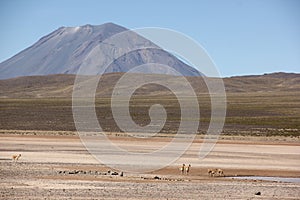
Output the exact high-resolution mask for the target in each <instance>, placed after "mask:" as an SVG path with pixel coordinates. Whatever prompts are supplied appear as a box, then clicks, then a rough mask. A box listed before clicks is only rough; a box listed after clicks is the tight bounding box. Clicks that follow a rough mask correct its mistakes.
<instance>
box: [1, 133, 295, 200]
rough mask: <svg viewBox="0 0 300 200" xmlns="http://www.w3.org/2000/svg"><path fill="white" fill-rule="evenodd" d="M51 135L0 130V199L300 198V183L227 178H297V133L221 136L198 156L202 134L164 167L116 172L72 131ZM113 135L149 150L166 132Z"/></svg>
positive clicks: (122, 144)
mask: <svg viewBox="0 0 300 200" xmlns="http://www.w3.org/2000/svg"><path fill="white" fill-rule="evenodd" d="M48 134H49V133H47V134H37V135H21V134H19V133H18V134H12V133H11V132H10V133H6V134H3V133H2V134H0V199H300V198H299V197H300V183H284V182H275V181H259V180H235V179H232V178H231V176H243V175H246V176H254V175H258V176H280V177H300V142H299V138H294V139H293V138H276V137H274V138H255V137H240V138H238V137H236V138H234V137H227V138H226V137H222V138H221V139H220V140H219V141H218V143H217V144H216V146H215V147H214V149H213V151H212V152H211V153H210V154H209V155H208V156H207V157H206V158H204V159H202V160H201V159H199V158H198V151H199V147H200V146H199V145H201V143H202V141H203V140H202V138H201V137H199V138H197V139H196V140H194V143H193V144H192V145H191V147H190V148H189V149H188V151H186V153H185V154H184V155H182V157H181V158H180V159H178V160H177V161H176V162H174V163H172V164H170V165H168V166H166V167H164V168H162V169H159V170H156V171H153V172H148V173H132V172H124V174H123V176H120V173H121V171H120V170H118V169H111V168H110V167H108V166H106V165H104V164H101V163H99V162H98V161H97V160H96V159H95V158H94V157H93V156H92V155H90V154H89V153H88V151H87V150H86V149H85V147H84V146H83V144H82V143H81V141H80V139H79V138H78V137H77V136H74V135H72V134H70V135H61V136H59V135H54V136H50V135H48ZM110 140H111V141H113V142H114V143H115V144H117V145H119V146H120V147H122V148H124V149H129V150H136V149H138V150H139V151H142V150H143V151H145V150H147V151H152V150H154V149H156V148H158V147H159V146H160V145H165V144H167V143H168V142H169V141H170V138H167V137H159V138H151V139H147V142H141V141H139V142H138V140H137V139H131V138H129V137H123V136H118V137H116V136H111V137H110ZM19 153H21V154H22V156H21V158H20V159H19V161H18V162H13V161H12V160H11V156H12V155H14V154H19ZM112 154H113V153H112ZM120 159H121V158H120ZM182 163H186V164H191V165H192V167H191V171H190V174H189V175H181V174H180V172H179V167H180V165H181V164H182ZM134 167H138V166H134ZM208 168H221V169H223V170H224V173H225V177H209V176H208V175H207V169H208ZM113 172H116V173H118V174H115V175H114V173H113ZM257 192H260V193H261V195H255V193H257Z"/></svg>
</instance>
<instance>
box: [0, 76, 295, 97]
mask: <svg viewBox="0 0 300 200" xmlns="http://www.w3.org/2000/svg"><path fill="white" fill-rule="evenodd" d="M123 74H124V73H108V74H104V75H102V76H101V81H100V84H101V85H99V86H98V89H97V93H96V96H97V97H110V95H111V92H112V90H113V87H114V85H115V84H116V82H117V81H118V80H119V79H120V78H121V77H122V75H123ZM131 75H132V76H135V74H131ZM272 75H273V76H275V77H272ZM281 75H283V74H281ZM145 76H160V78H162V79H168V80H169V82H172V83H174V84H177V85H179V86H180V82H179V79H178V77H176V76H170V75H158V74H156V75H155V74H146V75H145ZM276 76H277V74H270V75H268V76H265V75H260V76H254V77H252V76H244V77H231V78H223V81H224V85H225V89H226V92H227V93H251V92H259V93H262V92H275V93H276V92H298V91H300V74H297V73H285V74H284V77H278V76H277V77H276ZM75 77H76V76H75V75H72V74H56V75H47V76H26V77H18V78H11V79H6V80H0V88H1V91H0V98H48V97H49V98H52V97H53V98H56V97H59V98H60V97H68V98H69V97H71V96H72V92H73V85H74V80H75ZM288 77H290V78H288ZM186 78H187V80H188V81H189V82H190V84H191V85H192V87H193V88H194V90H195V92H196V94H203V93H207V88H206V85H205V82H204V80H203V77H193V76H190V77H186ZM140 94H141V95H156V96H161V95H162V96H164V95H169V93H168V92H167V91H165V90H163V89H162V88H161V87H159V86H153V85H152V86H151V85H148V86H145V87H144V88H143V90H142V92H140Z"/></svg>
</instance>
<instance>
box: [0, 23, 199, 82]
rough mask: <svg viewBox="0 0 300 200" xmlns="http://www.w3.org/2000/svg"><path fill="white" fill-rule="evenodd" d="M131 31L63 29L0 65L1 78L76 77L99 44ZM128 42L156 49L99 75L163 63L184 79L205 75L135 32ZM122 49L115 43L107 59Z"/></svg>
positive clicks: (130, 56)
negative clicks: (63, 75) (70, 75)
mask: <svg viewBox="0 0 300 200" xmlns="http://www.w3.org/2000/svg"><path fill="white" fill-rule="evenodd" d="M127 30H128V29H126V28H124V27H122V26H119V25H116V24H113V23H106V24H102V25H98V26H92V25H84V26H80V27H60V28H59V29H57V30H55V31H53V32H52V33H50V34H48V35H46V36H44V37H42V38H41V39H40V40H39V41H37V42H36V43H35V44H33V45H32V46H30V47H28V48H27V49H25V50H23V51H21V52H20V53H18V54H16V55H15V56H13V57H12V58H9V59H8V60H6V61H4V62H2V63H0V79H8V78H14V77H19V76H33V75H50V74H76V73H77V72H78V69H79V68H80V66H82V64H83V63H84V61H85V59H86V58H87V56H88V55H90V53H91V51H92V50H93V49H94V48H95V47H96V46H97V45H99V44H100V43H102V42H103V41H104V40H106V39H107V38H110V37H111V36H113V35H115V34H118V33H121V32H123V31H127ZM125 39H126V42H128V43H129V44H128V46H137V45H139V46H141V47H144V46H145V45H146V44H147V46H151V47H153V48H149V49H142V50H136V51H132V52H130V53H128V54H125V55H123V56H121V57H120V58H117V59H115V60H114V61H113V63H112V64H111V65H110V66H109V67H108V68H107V69H106V70H105V71H104V72H102V71H101V70H100V69H102V68H103V66H100V67H99V68H98V69H99V71H97V73H98V74H102V73H112V72H127V71H128V70H130V69H131V68H133V67H135V66H139V65H142V64H145V63H159V64H164V65H168V66H170V67H172V68H174V69H176V70H177V71H178V72H180V73H181V74H182V75H184V76H200V75H202V74H201V73H200V72H198V71H197V70H196V69H195V68H193V67H190V66H188V65H187V64H185V63H183V62H182V61H181V60H179V59H177V58H176V57H175V56H174V55H172V54H170V53H169V52H167V51H165V50H163V49H161V48H159V47H158V46H157V45H155V44H154V43H152V42H151V41H149V40H147V39H145V38H143V37H142V36H140V35H138V34H136V33H134V32H129V34H128V35H126V38H125ZM102 44H103V43H102ZM113 45H115V44H113ZM112 48H113V49H112ZM120 48H124V47H119V46H117V45H116V46H113V47H112V46H111V44H107V47H105V48H104V49H103V52H102V54H103V56H104V59H106V58H110V57H111V56H112V54H113V53H112V51H116V52H118V50H120ZM94 57H95V56H93V59H95V60H96V59H97V57H95V58H94ZM101 67H102V68H101ZM141 72H142V73H150V74H151V73H158V74H169V71H167V70H165V69H161V68H159V67H158V66H151V67H148V69H147V70H144V71H141Z"/></svg>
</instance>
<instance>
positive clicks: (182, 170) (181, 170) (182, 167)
mask: <svg viewBox="0 0 300 200" xmlns="http://www.w3.org/2000/svg"><path fill="white" fill-rule="evenodd" d="M184 169H185V164H182V166H181V167H180V168H179V170H180V172H181V174H184Z"/></svg>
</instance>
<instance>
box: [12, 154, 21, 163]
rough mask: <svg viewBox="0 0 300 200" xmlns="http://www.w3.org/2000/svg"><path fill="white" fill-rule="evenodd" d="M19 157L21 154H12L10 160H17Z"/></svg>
mask: <svg viewBox="0 0 300 200" xmlns="http://www.w3.org/2000/svg"><path fill="white" fill-rule="evenodd" d="M20 157H21V154H19V155H13V156H12V160H13V161H15V162H17V161H18V160H19V158H20Z"/></svg>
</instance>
